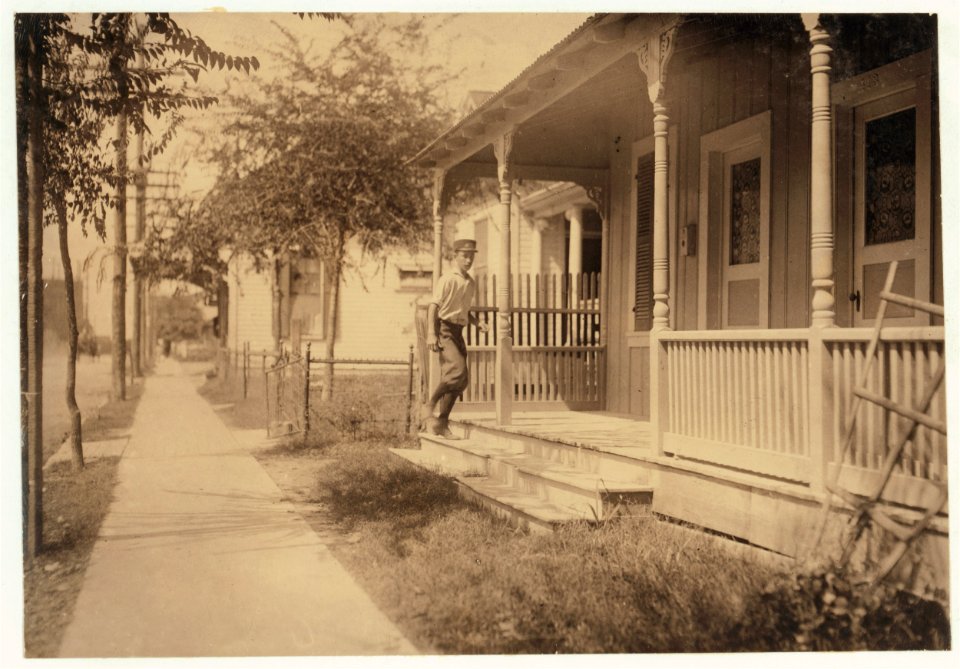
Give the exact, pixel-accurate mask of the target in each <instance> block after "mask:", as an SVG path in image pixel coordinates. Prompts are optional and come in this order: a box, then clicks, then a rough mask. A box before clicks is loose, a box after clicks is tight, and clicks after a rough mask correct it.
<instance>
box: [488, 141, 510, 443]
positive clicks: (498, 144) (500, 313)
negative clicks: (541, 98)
mask: <svg viewBox="0 0 960 669" xmlns="http://www.w3.org/2000/svg"><path fill="white" fill-rule="evenodd" d="M512 150H513V130H509V131H507V132H506V133H504V134H503V135H501V136H499V137H498V138H497V139H496V140H494V142H493V152H494V154H495V155H496V157H497V179H498V180H499V182H500V268H499V271H498V274H499V283H498V285H497V335H496V336H497V371H496V376H495V378H496V391H495V393H496V395H495V397H496V410H497V424H498V425H510V424H511V422H512V420H513V333H512V331H511V327H510V314H511V313H512V311H513V310H512V306H511V295H510V286H511V277H510V202H511V199H512V194H513V181H512V177H511V175H510V153H511V151H512Z"/></svg>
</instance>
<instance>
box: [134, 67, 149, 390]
mask: <svg viewBox="0 0 960 669" xmlns="http://www.w3.org/2000/svg"><path fill="white" fill-rule="evenodd" d="M137 65H138V66H139V67H140V68H143V67H144V58H143V52H142V51H141V52H140V54H139V56H138V57H137ZM136 175H137V177H136V179H137V181H136V185H137V209H136V224H135V227H134V233H133V241H134V242H142V241H143V236H144V233H145V231H146V227H147V223H146V221H147V201H146V194H147V171H146V167H145V166H144V159H143V130H142V129H140V130H138V131H137V167H136ZM143 288H144V286H143V278H142V277H140V276H139V275H138V274H137V273H134V277H133V332H132V333H131V335H130V345H131V348H130V365H131V367H132V370H131V373H132V374H133V376H136V377H140V376H143V363H144V354H143V353H144V351H143V349H144V346H143V344H144V341H143V340H144V336H143V335H144V323H143V321H144V310H143V301H144V300H143Z"/></svg>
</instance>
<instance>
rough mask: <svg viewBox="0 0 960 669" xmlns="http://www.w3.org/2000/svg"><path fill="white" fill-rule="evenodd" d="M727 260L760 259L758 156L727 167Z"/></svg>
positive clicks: (744, 261) (749, 261)
mask: <svg viewBox="0 0 960 669" xmlns="http://www.w3.org/2000/svg"><path fill="white" fill-rule="evenodd" d="M730 177H731V178H730V181H731V185H730V191H731V193H730V194H731V198H730V200H731V202H730V264H731V265H746V264H750V263H755V262H760V159H759V158H754V159H753V160H747V161H744V162H742V163H737V164H736V165H734V166H733V167H732V168H731V169H730Z"/></svg>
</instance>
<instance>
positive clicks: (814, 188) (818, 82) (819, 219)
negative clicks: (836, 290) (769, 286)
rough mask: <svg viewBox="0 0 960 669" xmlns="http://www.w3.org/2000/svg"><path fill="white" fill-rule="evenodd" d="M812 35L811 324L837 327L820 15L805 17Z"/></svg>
mask: <svg viewBox="0 0 960 669" xmlns="http://www.w3.org/2000/svg"><path fill="white" fill-rule="evenodd" d="M802 17H803V25H804V27H805V28H806V30H807V32H808V33H809V34H810V44H811V47H810V76H811V78H812V92H811V96H812V114H811V120H810V140H811V144H810V273H811V277H812V285H813V301H812V304H811V306H812V307H813V316H812V324H813V325H814V327H829V326H831V325H834V321H835V317H836V309H835V307H834V305H835V298H834V294H833V287H834V283H833V249H834V240H833V156H832V151H831V144H832V130H831V124H832V120H831V111H830V57H831V54H832V53H833V49H831V48H830V45H829V44H828V43H827V42H828V41H829V39H830V34H829V33H828V32H827V31H826V30H825V29H824V28H823V25H822V24H821V22H820V21H821V16H820V14H803V15H802Z"/></svg>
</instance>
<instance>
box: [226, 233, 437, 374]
mask: <svg viewBox="0 0 960 669" xmlns="http://www.w3.org/2000/svg"><path fill="white" fill-rule="evenodd" d="M228 267H229V269H228V272H227V277H226V295H224V296H223V297H225V298H226V304H227V309H226V314H225V315H226V318H225V320H226V327H225V328H224V329H223V330H222V332H223V341H224V344H225V345H226V346H227V348H229V349H231V350H234V351H239V350H242V349H243V347H244V345H245V344H249V346H250V349H251V350H252V351H264V350H266V351H275V350H277V347H278V345H281V346H283V347H284V348H286V350H292V349H294V348H298V343H299V347H300V348H302V345H304V344H306V343H307V342H310V343H311V349H312V355H313V356H315V357H320V356H322V354H323V350H324V349H323V345H324V344H325V343H326V340H327V338H328V337H329V336H330V333H329V327H330V309H331V292H330V285H329V280H328V277H327V274H326V272H325V269H324V266H323V263H322V262H321V261H320V260H317V259H313V258H305V257H302V256H299V255H297V254H291V255H290V256H288V257H286V258H284V259H282V260H281V261H279V262H268V263H266V265H265V266H264V267H262V268H260V269H259V271H258V269H257V268H256V267H255V266H254V264H253V262H252V261H251V260H250V259H249V258H248V257H244V256H239V257H234V258H232V259H231V260H230V262H229V263H228ZM430 282H431V274H430V259H429V256H423V257H421V256H415V255H411V254H409V253H407V252H405V251H396V252H393V253H390V254H387V255H385V256H384V257H383V258H361V256H360V252H359V249H358V248H356V247H351V248H349V249H348V253H347V266H346V268H345V269H344V274H343V278H342V282H341V286H340V296H339V300H338V302H339V309H338V318H337V333H336V340H335V355H336V357H337V358H363V359H391V360H406V359H407V357H408V355H409V350H410V346H411V345H413V344H415V343H416V332H415V329H414V313H415V310H416V307H417V305H418V304H421V303H425V302H426V301H427V300H428V299H429V295H430V290H431V286H430Z"/></svg>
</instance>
